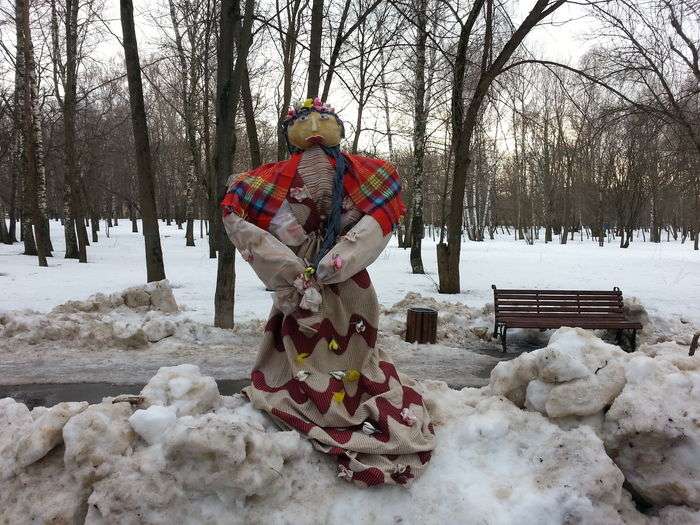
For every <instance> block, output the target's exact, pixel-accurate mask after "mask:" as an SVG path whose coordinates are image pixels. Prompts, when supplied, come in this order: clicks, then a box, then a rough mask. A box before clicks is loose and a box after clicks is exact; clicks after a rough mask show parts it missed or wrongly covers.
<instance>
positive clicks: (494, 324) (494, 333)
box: [493, 321, 498, 337]
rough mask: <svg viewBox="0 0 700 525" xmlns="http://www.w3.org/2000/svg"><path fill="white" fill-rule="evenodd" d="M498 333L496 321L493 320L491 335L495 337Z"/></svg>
mask: <svg viewBox="0 0 700 525" xmlns="http://www.w3.org/2000/svg"><path fill="white" fill-rule="evenodd" d="M497 335H498V321H495V322H494V323H493V336H494V337H496V336H497Z"/></svg>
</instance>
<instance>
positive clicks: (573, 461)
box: [0, 365, 645, 524]
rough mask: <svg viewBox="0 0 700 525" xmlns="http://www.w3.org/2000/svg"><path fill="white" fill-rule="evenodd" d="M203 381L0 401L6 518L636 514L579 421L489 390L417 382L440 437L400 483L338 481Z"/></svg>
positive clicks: (300, 442) (159, 378)
mask: <svg viewBox="0 0 700 525" xmlns="http://www.w3.org/2000/svg"><path fill="white" fill-rule="evenodd" d="M213 388H215V386H214V385H213V384H212V382H211V380H210V378H207V377H205V376H203V375H202V374H201V373H200V372H199V369H198V368H197V367H195V366H188V365H185V366H178V367H171V368H162V369H161V370H160V371H159V372H158V374H156V376H155V377H154V378H153V379H152V381H151V382H149V384H148V385H147V386H146V387H145V388H144V390H143V392H142V396H143V398H144V402H143V404H142V405H137V406H131V405H130V404H129V403H125V402H121V403H113V402H112V399H105V400H104V401H103V402H102V403H101V404H95V405H90V406H85V404H74V405H70V406H65V405H64V406H59V405H57V407H59V408H56V407H54V408H52V409H48V410H47V409H39V408H36V409H34V410H33V411H31V412H30V411H28V410H27V408H26V407H25V406H24V405H21V404H18V403H16V402H14V401H13V400H11V399H5V400H2V401H0V422H1V424H0V429H2V430H1V431H2V432H3V434H1V435H0V436H1V437H0V439H1V441H0V444H1V445H2V448H0V461H1V462H2V463H0V464H2V465H3V478H2V481H0V509H2V518H3V520H4V521H6V522H8V523H24V522H29V521H35V522H59V523H60V522H67V523H72V522H86V523H95V524H98V523H99V524H101V523H125V524H132V523H133V524H140V523H205V522H206V523H222V524H224V523H225V524H229V523H230V524H237V523H290V522H293V523H302V524H304V523H309V524H312V523H332V522H342V523H377V524H385V523H386V524H393V523H461V522H464V519H465V516H474V517H476V516H478V520H479V523H484V524H504V523H533V524H534V523H537V524H561V523H603V524H606V523H609V524H613V523H625V522H628V523H644V521H643V520H644V519H645V518H643V517H642V516H641V515H640V514H639V513H637V511H636V510H635V509H634V508H633V506H632V504H631V500H630V498H629V496H628V495H627V494H626V493H625V491H624V490H623V489H622V483H623V479H624V478H623V475H622V473H621V472H620V470H619V469H618V468H617V467H616V466H615V464H614V463H613V462H612V461H611V459H610V458H609V457H608V456H607V455H606V453H605V449H604V446H603V442H602V441H601V440H600V439H599V438H598V437H597V436H596V435H595V433H594V432H593V431H592V430H591V429H590V428H588V427H586V426H581V427H579V428H574V429H570V430H564V429H562V428H560V427H559V426H557V425H555V424H553V423H551V422H550V421H549V420H548V419H547V418H546V417H545V416H543V415H541V414H539V413H536V412H531V411H527V410H522V409H520V408H518V407H517V406H516V405H514V404H513V403H512V402H511V401H509V400H508V399H507V398H505V397H503V396H498V395H493V393H492V392H490V391H489V389H488V388H482V389H464V390H462V391H456V390H451V389H449V388H448V387H447V386H446V385H445V384H444V383H440V382H429V383H426V384H424V385H423V390H424V394H425V398H426V402H427V404H428V406H429V408H430V410H431V413H433V414H434V420H435V425H436V435H437V448H436V450H435V453H434V456H433V459H432V461H431V463H430V466H429V468H428V469H427V471H426V473H425V474H424V475H423V476H422V477H421V478H419V479H418V480H416V481H415V482H414V483H413V484H412V485H411V486H410V488H408V489H404V488H400V487H383V488H379V489H360V488H357V487H355V486H353V485H350V484H348V483H346V482H344V481H342V480H340V479H339V478H338V477H337V476H336V474H335V466H334V463H333V461H332V459H331V458H329V457H328V456H326V455H322V454H320V453H318V452H315V451H314V450H313V449H312V447H311V446H310V444H309V443H308V442H307V441H306V440H305V439H303V438H302V437H301V436H300V435H299V434H298V433H297V432H295V431H281V430H279V429H278V428H276V427H275V426H274V425H273V424H272V423H271V421H270V420H269V419H268V418H267V417H266V416H264V415H263V414H261V413H260V412H257V411H255V410H253V409H252V408H251V406H250V404H249V403H248V402H247V401H245V400H244V399H243V398H242V397H241V396H233V397H224V396H220V395H218V393H217V394H216V396H213V394H214V392H213ZM52 411H54V412H53V413H52ZM41 420H46V421H49V420H50V421H51V424H48V425H43V424H42V425H37V422H38V421H41ZM38 427H42V428H43V427H46V428H47V429H50V431H48V435H50V439H46V440H44V441H43V442H42V445H41V446H38V447H35V448H33V449H32V450H33V451H35V452H34V453H33V454H32V455H31V459H32V461H33V462H32V463H27V458H25V457H24V456H22V451H21V450H20V448H19V447H18V443H20V442H23V440H27V439H29V440H30V441H31V438H28V436H31V435H33V433H34V432H35V431H36V428H38ZM7 429H9V430H7ZM20 456H22V458H24V459H22V458H21V457H20ZM27 487H29V490H28V489H27ZM40 491H45V492H46V494H47V496H48V497H43V498H42V497H40V493H41V492H40ZM19 495H21V496H22V497H18V496H19ZM25 496H27V497H25ZM28 498H29V499H28ZM630 516H631V518H629V517H630ZM630 519H632V521H630Z"/></svg>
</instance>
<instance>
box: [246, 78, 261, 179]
mask: <svg viewBox="0 0 700 525" xmlns="http://www.w3.org/2000/svg"><path fill="white" fill-rule="evenodd" d="M241 101H242V102H243V112H244V114H245V129H246V134H247V135H248V149H249V151H250V167H251V168H257V167H258V166H260V165H261V164H262V163H263V161H262V152H261V151H260V141H259V140H258V128H257V126H256V125H255V108H254V106H253V94H252V93H251V91H250V74H249V72H248V66H247V65H246V66H245V68H244V70H243V79H242V81H241Z"/></svg>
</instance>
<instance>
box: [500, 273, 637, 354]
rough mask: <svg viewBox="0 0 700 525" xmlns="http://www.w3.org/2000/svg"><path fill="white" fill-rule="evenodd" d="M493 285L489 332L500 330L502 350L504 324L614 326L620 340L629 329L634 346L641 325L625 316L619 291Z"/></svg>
mask: <svg viewBox="0 0 700 525" xmlns="http://www.w3.org/2000/svg"><path fill="white" fill-rule="evenodd" d="M491 288H493V304H494V309H495V317H496V321H495V323H494V328H493V336H494V337H496V336H497V335H499V334H500V336H501V344H502V345H503V351H504V352H505V351H506V333H507V331H508V328H539V329H540V330H549V329H553V328H561V327H562V326H571V327H578V328H587V329H589V330H603V329H605V330H617V342H618V344H619V343H620V342H621V338H622V334H623V331H624V330H630V331H631V334H630V344H631V347H632V350H634V349H635V346H636V340H637V330H641V328H642V325H641V323H638V322H636V321H631V320H629V319H627V318H626V317H625V314H624V310H623V302H622V292H621V291H620V289H619V288H617V287H615V288H613V289H612V291H607V290H603V291H599V290H499V289H498V288H496V285H495V284H494V285H491Z"/></svg>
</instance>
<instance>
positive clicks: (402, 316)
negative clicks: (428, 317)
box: [380, 292, 493, 348]
mask: <svg viewBox="0 0 700 525" xmlns="http://www.w3.org/2000/svg"><path fill="white" fill-rule="evenodd" d="M413 307H420V308H432V309H433V310H437V312H438V324H437V342H438V344H443V345H446V346H452V347H456V348H464V347H465V346H467V345H468V344H469V343H474V342H479V343H481V344H483V342H484V341H490V340H491V331H492V329H491V328H489V327H490V326H491V325H493V320H492V319H491V320H489V319H488V316H489V315H491V314H493V312H489V311H488V310H487V308H470V307H468V306H466V305H464V304H462V303H451V302H447V301H439V300H437V299H434V298H433V297H425V296H423V295H421V294H419V293H415V292H408V293H407V294H406V296H405V297H404V298H403V299H401V301H399V302H398V303H396V304H394V305H393V306H392V307H391V308H385V309H384V310H383V312H382V314H383V315H382V317H381V318H380V328H381V329H382V330H383V331H385V332H387V333H391V334H394V335H397V336H400V337H401V338H403V337H404V335H405V333H406V311H407V310H408V309H409V308H413Z"/></svg>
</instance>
